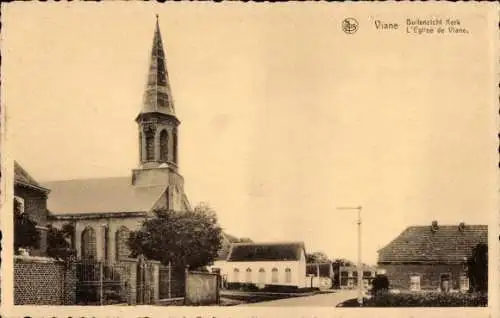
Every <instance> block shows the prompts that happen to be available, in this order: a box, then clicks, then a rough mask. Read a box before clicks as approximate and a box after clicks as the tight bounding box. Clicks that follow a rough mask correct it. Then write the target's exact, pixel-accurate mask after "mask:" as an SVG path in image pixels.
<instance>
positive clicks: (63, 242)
mask: <svg viewBox="0 0 500 318" xmlns="http://www.w3.org/2000/svg"><path fill="white" fill-rule="evenodd" d="M48 228H49V230H48V232H47V255H48V256H50V257H54V258H59V259H67V258H69V257H70V256H73V255H74V254H75V251H74V249H73V248H72V247H71V243H70V242H71V241H72V240H73V233H74V226H73V225H72V224H70V223H66V224H64V225H63V226H62V228H61V229H58V228H56V227H53V226H52V225H49V226H48Z"/></svg>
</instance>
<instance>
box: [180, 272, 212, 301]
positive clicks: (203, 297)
mask: <svg viewBox="0 0 500 318" xmlns="http://www.w3.org/2000/svg"><path fill="white" fill-rule="evenodd" d="M219 279H220V276H219V275H218V274H214V273H204V272H187V273H186V295H185V297H184V304H185V305H188V306H200V305H217V304H219Z"/></svg>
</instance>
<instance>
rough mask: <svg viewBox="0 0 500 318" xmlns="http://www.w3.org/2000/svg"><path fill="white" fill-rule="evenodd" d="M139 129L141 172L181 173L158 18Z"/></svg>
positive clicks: (175, 123)
mask: <svg viewBox="0 0 500 318" xmlns="http://www.w3.org/2000/svg"><path fill="white" fill-rule="evenodd" d="M136 122H137V124H138V125H139V144H140V146H139V152H140V168H147V169H151V168H167V167H168V168H170V169H174V170H176V169H177V164H178V162H177V159H178V158H177V147H178V145H177V127H178V126H179V124H180V122H179V120H178V119H177V117H176V115H175V108H174V103H173V99H172V92H171V89H170V83H169V78H168V72H167V65H166V59H165V51H164V49H163V41H162V38H161V32H160V25H159V22H158V15H157V16H156V26H155V31H154V36H153V47H152V49H151V56H150V61H149V70H148V77H147V81H146V88H145V91H144V97H143V103H142V107H141V111H140V112H139V115H138V116H137V118H136Z"/></svg>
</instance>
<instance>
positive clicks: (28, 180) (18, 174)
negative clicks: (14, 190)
mask: <svg viewBox="0 0 500 318" xmlns="http://www.w3.org/2000/svg"><path fill="white" fill-rule="evenodd" d="M14 182H15V183H16V184H19V185H24V186H28V187H31V188H34V189H38V190H40V191H42V192H46V193H48V192H49V191H50V190H49V189H47V188H45V187H43V186H41V185H40V184H39V183H38V182H37V181H36V180H35V178H33V177H32V176H31V175H30V174H29V173H28V172H27V171H26V170H25V169H24V168H23V167H22V166H21V165H20V164H19V163H18V162H17V161H14Z"/></svg>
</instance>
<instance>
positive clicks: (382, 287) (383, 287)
mask: <svg viewBox="0 0 500 318" xmlns="http://www.w3.org/2000/svg"><path fill="white" fill-rule="evenodd" d="M388 290H389V278H387V276H386V275H376V276H375V278H374V279H373V281H372V291H371V292H372V294H373V295H374V296H376V295H377V294H379V293H383V292H387V291H388Z"/></svg>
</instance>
